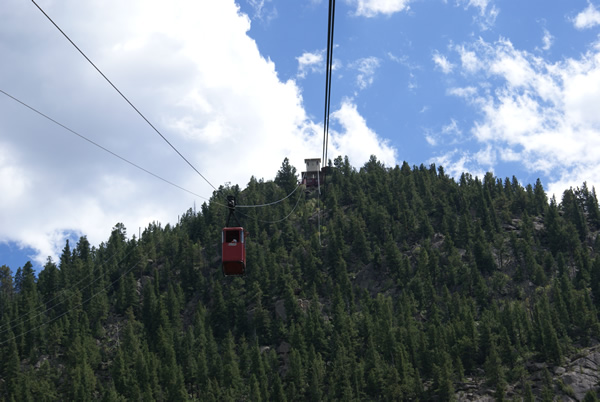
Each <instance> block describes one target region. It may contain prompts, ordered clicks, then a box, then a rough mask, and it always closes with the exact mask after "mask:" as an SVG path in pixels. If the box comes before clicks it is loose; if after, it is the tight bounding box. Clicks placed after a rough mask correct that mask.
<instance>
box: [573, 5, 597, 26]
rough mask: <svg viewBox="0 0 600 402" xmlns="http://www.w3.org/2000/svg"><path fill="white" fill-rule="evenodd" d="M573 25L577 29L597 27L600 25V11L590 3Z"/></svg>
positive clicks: (578, 15)
mask: <svg viewBox="0 0 600 402" xmlns="http://www.w3.org/2000/svg"><path fill="white" fill-rule="evenodd" d="M573 24H574V25H575V28H577V29H586V28H592V27H595V26H596V25H599V24H600V11H598V10H597V9H596V7H594V5H593V4H592V3H589V4H588V7H587V8H586V9H585V10H583V11H582V12H580V13H579V14H577V16H576V17H575V19H574V20H573Z"/></svg>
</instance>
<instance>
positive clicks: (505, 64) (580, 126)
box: [447, 39, 600, 191]
mask: <svg viewBox="0 0 600 402" xmlns="http://www.w3.org/2000/svg"><path fill="white" fill-rule="evenodd" d="M455 50H456V51H457V53H458V56H459V57H460V58H463V55H464V54H465V53H466V52H469V53H471V54H473V59H476V60H478V62H477V65H478V68H477V69H475V68H471V67H468V66H470V64H467V65H465V64H464V63H463V67H464V68H463V71H462V74H463V75H465V76H466V78H467V82H471V83H477V84H475V85H473V84H471V85H466V86H464V87H460V88H451V89H449V90H448V93H449V94H450V95H452V96H459V97H462V98H463V99H465V100H467V102H469V103H470V104H472V105H473V106H474V107H475V108H476V109H477V110H479V112H480V113H481V118H480V119H478V120H477V121H476V122H475V123H474V125H473V126H472V128H471V134H472V136H473V138H474V139H475V140H476V141H478V142H479V143H480V144H481V145H482V146H483V148H482V150H481V151H479V152H478V153H477V154H476V155H473V156H472V157H471V159H469V158H466V159H465V158H464V157H463V156H462V155H461V156H460V158H458V156H457V155H450V156H455V157H456V158H458V161H457V163H458V162H460V163H459V165H461V166H464V165H465V163H469V162H470V163H474V165H473V166H477V165H484V166H487V165H490V166H493V165H494V163H495V161H497V160H498V158H500V160H505V161H518V162H520V163H522V164H523V165H524V167H526V168H527V169H528V170H530V171H534V172H541V173H543V174H546V175H547V176H548V177H550V183H549V188H550V189H551V190H552V191H554V190H556V189H557V188H559V187H560V188H563V189H564V186H567V185H568V186H578V185H581V184H582V183H583V182H584V181H587V182H588V184H590V185H594V184H595V185H596V186H597V185H598V184H600V175H598V172H600V161H599V160H598V154H599V153H600V115H599V114H598V113H597V107H596V105H598V104H599V102H600V93H599V92H598V91H597V88H600V50H598V49H596V50H595V51H591V50H590V51H588V52H587V53H586V54H584V55H582V56H581V57H580V58H568V59H565V60H562V61H559V62H550V61H547V60H544V59H543V58H540V57H538V56H536V55H534V54H532V53H529V52H527V51H524V50H519V49H516V48H515V47H514V46H513V44H512V43H511V42H510V41H509V40H507V39H500V40H499V41H497V42H495V43H488V42H484V41H482V40H479V41H477V42H475V43H472V44H471V45H469V46H464V47H456V48H455ZM490 80H493V81H494V82H497V84H498V85H496V87H495V89H494V90H493V91H492V90H490V88H489V84H488V82H489V81H490ZM450 156H447V158H449V157H450ZM568 186H567V187H568Z"/></svg>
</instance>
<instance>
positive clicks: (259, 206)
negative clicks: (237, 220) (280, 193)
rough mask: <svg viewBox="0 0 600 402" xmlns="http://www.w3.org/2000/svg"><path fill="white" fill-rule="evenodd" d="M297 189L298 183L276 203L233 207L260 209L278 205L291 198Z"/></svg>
mask: <svg viewBox="0 0 600 402" xmlns="http://www.w3.org/2000/svg"><path fill="white" fill-rule="evenodd" d="M298 188H300V183H298V185H297V186H296V188H295V189H294V191H292V192H291V193H289V194H288V195H286V196H285V197H283V198H282V199H280V200H277V201H273V202H269V203H266V204H259V205H236V206H235V207H236V208H261V207H268V206H270V205H275V204H279V203H280V202H282V201H284V200H287V199H288V198H290V197H291V196H292V194H294V193H295V192H296V190H298Z"/></svg>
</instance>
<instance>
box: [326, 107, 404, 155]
mask: <svg viewBox="0 0 600 402" xmlns="http://www.w3.org/2000/svg"><path fill="white" fill-rule="evenodd" d="M331 117H332V118H333V119H335V120H337V121H338V122H339V124H340V125H341V126H342V128H343V131H342V132H332V133H330V139H331V144H330V152H329V155H333V154H339V155H348V158H349V159H350V161H351V162H352V163H353V164H354V165H359V166H360V165H361V164H364V163H366V162H367V161H368V160H369V158H370V156H371V155H377V159H378V160H380V161H382V162H383V163H385V165H386V166H394V165H395V164H396V163H397V151H396V149H395V148H393V147H392V146H391V145H389V144H388V142H387V141H385V140H382V139H381V138H379V137H378V136H377V134H376V133H375V132H374V131H373V130H371V129H370V128H369V127H368V126H367V122H366V121H365V119H364V117H362V116H361V115H360V113H359V112H358V110H357V108H356V105H354V104H353V103H351V101H350V100H345V101H344V102H342V106H341V107H340V109H339V110H337V111H335V112H334V113H333V114H332V116H331ZM331 150H333V152H334V153H332V152H331Z"/></svg>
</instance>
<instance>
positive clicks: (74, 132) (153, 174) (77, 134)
mask: <svg viewBox="0 0 600 402" xmlns="http://www.w3.org/2000/svg"><path fill="white" fill-rule="evenodd" d="M0 92H1V93H3V94H4V95H6V96H8V97H9V98H11V99H12V100H14V101H15V102H18V103H20V104H21V105H23V106H25V107H26V108H28V109H29V110H31V111H33V112H35V113H37V114H39V115H40V116H42V117H44V118H46V119H48V120H50V121H51V122H52V123H54V124H56V125H58V126H60V127H62V128H64V129H65V130H67V131H69V132H70V133H72V134H75V135H76V136H78V137H79V138H81V139H83V140H85V141H87V142H89V143H90V144H92V145H94V146H96V147H98V148H100V149H101V150H103V151H105V152H108V153H109V154H111V155H113V156H114V157H116V158H119V159H121V160H122V161H123V162H125V163H128V164H130V165H131V166H133V167H136V168H138V169H139V170H141V171H143V172H145V173H148V174H149V175H151V176H153V177H155V178H157V179H159V180H162V181H164V182H165V183H167V184H170V185H171V186H173V187H176V188H178V189H180V190H183V191H185V192H186V193H189V194H191V195H193V196H196V197H198V198H202V199H204V200H207V201H210V199H208V198H206V197H203V196H201V195H199V194H196V193H194V192H192V191H190V190H188V189H185V188H183V187H181V186H179V185H177V184H175V183H173V182H171V181H169V180H167V179H165V178H163V177H160V176H159V175H157V174H156V173H152V172H151V171H149V170H148V169H145V168H143V167H141V166H140V165H138V164H136V163H134V162H131V161H130V160H128V159H126V158H124V157H122V156H121V155H119V154H117V153H115V152H113V151H111V150H110V149H108V148H105V147H103V146H102V145H100V144H98V143H96V142H94V141H92V140H90V139H89V138H87V137H86V136H84V135H82V134H79V133H78V132H77V131H75V130H72V129H71V128H69V127H67V126H65V125H64V124H62V123H60V122H58V121H56V120H54V119H53V118H52V117H50V116H48V115H46V114H44V113H42V112H40V111H39V110H37V109H36V108H34V107H33V106H30V105H28V104H27V103H25V102H23V101H21V100H19V99H17V98H15V97H14V96H12V95H10V94H9V93H7V92H5V91H3V90H2V89H0ZM225 206H226V205H225Z"/></svg>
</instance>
